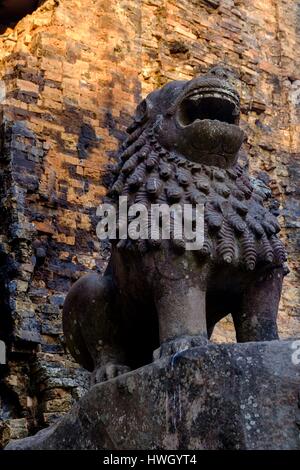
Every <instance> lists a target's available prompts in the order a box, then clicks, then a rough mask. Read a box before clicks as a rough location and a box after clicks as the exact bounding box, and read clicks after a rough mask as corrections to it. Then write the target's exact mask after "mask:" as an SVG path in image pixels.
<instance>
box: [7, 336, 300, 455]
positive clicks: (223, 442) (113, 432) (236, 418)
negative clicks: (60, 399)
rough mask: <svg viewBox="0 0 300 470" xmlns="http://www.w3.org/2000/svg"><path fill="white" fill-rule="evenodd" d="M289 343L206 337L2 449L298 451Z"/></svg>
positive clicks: (299, 416)
mask: <svg viewBox="0 0 300 470" xmlns="http://www.w3.org/2000/svg"><path fill="white" fill-rule="evenodd" d="M293 348H295V343H293V342H292V341H282V342H280V341H273V342H267V343H245V344H226V345H218V344H213V343H207V345H204V346H202V347H198V348H194V349H190V350H186V351H183V352H181V353H177V354H176V355H174V356H173V357H168V358H165V359H163V360H158V361H156V362H154V363H153V364H150V365H148V366H145V367H143V368H141V369H138V370H135V371H133V372H130V373H128V374H125V375H123V376H120V377H118V378H116V379H114V380H110V381H108V382H105V383H102V384H99V385H96V386H94V387H93V388H92V389H91V390H90V391H89V392H88V393H87V394H86V395H85V396H84V397H83V398H82V399H81V400H80V401H79V402H78V403H77V404H76V405H75V406H74V407H73V409H72V410H71V411H70V412H69V413H68V414H67V415H66V416H65V417H64V418H62V419H61V420H60V421H59V422H57V423H56V424H55V425H53V426H51V427H50V428H48V429H45V430H43V431H41V432H39V433H38V434H36V435H35V436H33V437H30V438H26V439H22V440H19V441H13V442H11V443H10V444H9V445H8V447H7V449H108V450H117V449H118V450H129V449H134V450H137V449H146V450H151V449H168V450H175V449H185V450H187V449H191V450H196V449H300V437H299V426H300V409H299V405H300V403H299V392H300V364H299V365H297V364H296V363H297V354H296V353H295V349H293ZM293 354H294V356H293ZM298 357H300V354H299V355H298Z"/></svg>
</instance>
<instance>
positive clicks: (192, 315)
mask: <svg viewBox="0 0 300 470" xmlns="http://www.w3.org/2000/svg"><path fill="white" fill-rule="evenodd" d="M214 74H215V72H211V73H210V74H208V75H207V76H205V77H204V78H200V79H194V80H192V81H191V82H174V83H173V84H169V85H167V86H166V87H164V88H162V89H161V90H159V91H157V92H155V93H153V94H151V95H150V98H149V97H148V98H147V99H148V102H147V103H146V104H147V106H148V108H149V109H148V111H147V109H146V108H147V106H146V105H145V101H144V102H142V106H141V105H140V106H139V107H138V109H137V113H136V116H135V119H134V123H133V125H132V126H131V127H130V128H129V136H128V139H127V140H126V142H125V143H124V144H123V145H122V147H121V149H120V152H119V155H118V161H117V163H116V164H115V165H114V166H113V167H110V169H109V174H110V183H109V185H108V186H109V187H108V194H107V197H106V202H109V203H110V204H112V205H113V206H115V207H118V202H119V198H120V197H121V196H126V197H127V198H128V205H129V207H132V206H133V205H134V204H142V205H143V206H144V207H146V208H147V209H149V212H150V209H151V207H152V205H153V204H165V205H167V206H170V205H173V204H177V205H179V206H181V207H184V206H185V205H186V204H190V205H193V206H195V205H197V204H200V205H203V206H204V244H203V245H202V246H201V247H199V248H198V249H197V250H194V251H188V250H187V249H186V240H185V239H184V238H183V239H178V238H177V237H176V236H175V234H174V233H173V234H172V233H171V237H170V239H169V240H167V239H161V238H163V237H158V238H157V237H153V238H151V237H150V238H149V239H137V240H134V239H131V238H127V239H118V237H117V239H116V240H111V243H112V253H111V259H110V263H109V266H108V269H107V271H106V273H105V275H104V276H103V277H101V276H99V275H96V274H94V275H91V276H87V277H84V278H83V279H81V280H79V281H78V282H77V283H76V284H75V285H74V286H73V287H72V289H71V291H70V293H69V294H68V296H67V299H66V302H65V306H64V318H63V319H64V331H65V335H66V339H67V343H68V346H69V349H70V350H71V352H72V354H73V355H74V357H75V358H76V359H77V360H78V362H80V363H81V364H83V365H84V366H85V367H86V368H89V369H90V370H95V374H94V375H95V380H97V381H99V380H104V379H105V378H110V377H111V376H115V375H117V374H119V373H123V372H124V371H125V370H127V369H126V366H130V367H137V366H140V365H143V364H145V363H147V362H149V361H150V360H151V356H152V352H153V349H156V348H158V347H159V346H160V349H159V352H160V354H161V355H164V354H172V353H175V352H176V351H178V350H181V349H182V348H186V347H188V346H191V345H197V344H199V343H201V342H202V341H206V340H207V338H208V337H210V335H211V333H212V330H213V327H214V325H215V324H216V323H217V322H218V321H219V320H220V319H221V318H223V317H224V316H226V315H227V314H229V313H231V314H232V316H233V320H234V324H235V328H236V334H237V340H238V341H259V340H271V339H276V338H278V335H277V326H276V316H277V310H278V303H279V300H280V295H281V286H282V280H283V276H284V274H285V273H286V267H285V261H286V253H285V249H284V246H283V244H282V242H281V241H280V239H279V238H278V236H277V234H278V232H279V230H280V227H279V224H278V222H277V219H276V217H275V216H274V215H273V214H272V213H271V212H270V210H269V199H270V197H271V192H270V190H269V188H268V187H267V186H266V185H265V184H264V183H263V182H262V181H260V180H253V179H251V178H250V177H249V175H248V171H247V168H246V167H245V166H244V167H242V166H241V165H240V164H239V163H238V157H239V149H240V146H241V144H242V142H243V140H244V134H243V132H242V131H241V130H240V128H239V127H238V126H237V122H238V121H237V114H238V111H239V104H238V98H237V95H236V92H234V90H233V89H232V88H231V87H230V86H229V85H228V83H227V81H225V80H224V77H223V76H222V77H221V78H219V77H216V76H215V75H214ZM210 89H211V90H212V91H213V92H210ZM223 89H224V96H223V94H222V93H223V92H222V90H223ZM195 90H196V91H195ZM202 90H204V91H202ZM220 90H221V91H220ZM211 110H213V111H211ZM212 112H213V113H214V116H212V117H211V116H210V115H211V114H212ZM223 115H224V118H222V116H223ZM220 119H221V120H220ZM222 119H223V120H222ZM120 217H121V216H119V219H120ZM135 217H137V216H135ZM129 219H130V218H129ZM147 220H148V222H146V223H147V224H148V225H149V227H148V228H151V223H152V222H151V221H152V219H147ZM128 221H132V219H130V220H128V216H127V214H126V224H127V222H128ZM118 222H119V229H120V227H121V225H122V223H123V222H124V221H122V220H119V221H118ZM173 228H174V227H173ZM121 238H122V237H121Z"/></svg>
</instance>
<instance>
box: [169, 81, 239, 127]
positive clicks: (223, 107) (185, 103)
mask: <svg viewBox="0 0 300 470" xmlns="http://www.w3.org/2000/svg"><path fill="white" fill-rule="evenodd" d="M239 114H240V113H239V99H238V97H237V96H236V94H235V93H233V92H231V91H229V90H226V91H225V90H223V89H222V90H221V89H211V88H201V89H200V88H199V89H197V90H193V92H192V93H190V94H189V95H188V96H186V97H185V98H184V99H183V100H182V102H181V104H180V106H179V109H178V113H177V119H178V122H179V124H180V125H181V126H184V127H185V126H189V125H191V124H193V123H194V122H195V121H197V120H199V121H202V120H204V119H209V120H214V121H220V122H225V123H227V124H235V125H237V124H238V123H239Z"/></svg>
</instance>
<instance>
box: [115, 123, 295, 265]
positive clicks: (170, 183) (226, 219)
mask: <svg viewBox="0 0 300 470" xmlns="http://www.w3.org/2000/svg"><path fill="white" fill-rule="evenodd" d="M109 172H110V174H111V175H113V178H112V181H111V183H110V184H109V188H108V193H107V198H106V200H107V201H108V202H110V203H115V204H116V203H117V201H118V198H119V196H127V197H128V201H129V205H131V204H134V203H141V204H144V205H145V206H146V207H149V206H150V204H151V203H157V204H163V203H166V204H174V203H179V204H185V203H189V204H191V203H192V204H197V203H203V204H204V205H205V242H204V246H203V248H202V249H201V250H199V251H198V252H197V254H198V255H200V256H203V257H205V256H207V257H211V258H212V259H214V260H215V262H218V263H220V262H221V263H222V262H223V263H228V264H230V263H233V264H239V265H242V266H244V267H245V268H246V269H248V270H253V269H254V268H255V266H256V265H257V264H259V265H266V264H268V265H270V264H274V265H276V266H278V265H283V264H284V262H285V261H286V252H285V248H284V245H283V243H282V242H281V241H280V240H279V238H278V237H277V236H276V234H277V233H278V232H279V231H280V227H279V224H278V222H277V219H276V217H275V216H274V215H273V214H272V213H271V212H270V211H269V209H268V207H267V200H268V199H269V198H270V196H271V191H270V189H269V188H268V187H267V186H266V185H265V184H264V183H263V182H262V181H260V180H256V181H259V184H255V185H254V184H253V182H252V180H251V179H250V177H249V176H248V174H247V171H246V170H245V169H244V168H243V167H242V166H241V165H239V164H237V165H236V166H235V167H233V168H231V169H228V170H223V169H220V168H218V167H214V166H207V165H203V164H197V163H194V162H191V161H189V160H186V159H185V158H182V157H179V156H178V155H176V154H174V153H170V152H168V151H167V150H166V149H164V148H163V147H162V146H161V145H160V143H159V142H158V140H157V138H156V132H155V125H154V126H151V128H150V129H149V127H148V126H147V125H144V126H138V125H137V124H136V125H135V126H132V129H131V134H130V135H129V137H128V139H127V140H126V142H125V143H124V144H123V145H122V147H121V149H120V152H119V161H118V163H117V164H116V165H114V166H111V167H110V168H109ZM149 223H150V222H149ZM165 242H166V241H165V240H163V241H160V240H151V239H150V240H137V241H134V240H130V239H128V240H120V241H119V242H118V243H117V247H118V248H120V249H121V248H124V249H126V248H131V249H132V248H133V246H134V247H136V248H137V249H138V250H140V251H147V250H149V249H153V248H157V247H158V246H159V245H163V243H165ZM170 244H171V246H172V247H173V249H174V250H176V251H179V252H180V251H181V252H184V248H185V242H184V241H183V240H176V239H175V238H173V237H172V238H171V240H170Z"/></svg>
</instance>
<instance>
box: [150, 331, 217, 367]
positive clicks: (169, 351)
mask: <svg viewBox="0 0 300 470" xmlns="http://www.w3.org/2000/svg"><path fill="white" fill-rule="evenodd" d="M207 342H208V339H207V337H205V336H204V335H203V336H200V335H199V336H180V337H179V338H176V339H174V340H171V341H166V342H165V343H162V344H161V346H160V347H159V348H158V349H155V351H153V360H154V361H157V360H158V359H160V358H162V357H167V356H173V355H174V354H176V353H179V352H182V351H186V350H187V349H191V348H196V347H198V346H203V344H206V343H207Z"/></svg>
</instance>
